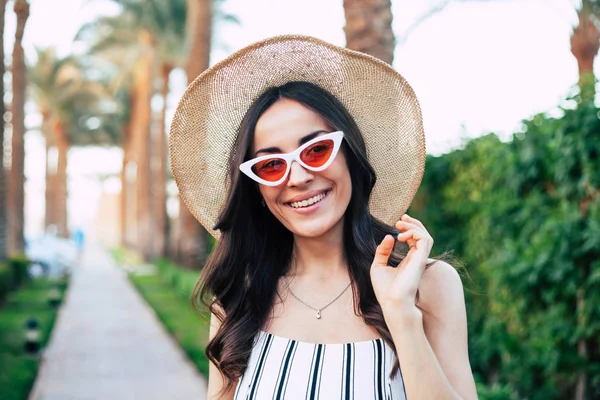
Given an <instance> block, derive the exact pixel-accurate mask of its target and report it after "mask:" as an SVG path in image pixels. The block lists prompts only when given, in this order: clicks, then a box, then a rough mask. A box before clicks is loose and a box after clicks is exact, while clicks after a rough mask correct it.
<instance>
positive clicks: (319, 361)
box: [306, 344, 325, 400]
mask: <svg viewBox="0 0 600 400" xmlns="http://www.w3.org/2000/svg"><path fill="white" fill-rule="evenodd" d="M323 353H325V345H323V344H315V348H314V350H313V359H312V363H311V368H310V375H309V376H308V377H309V380H308V386H307V388H306V400H316V399H318V398H319V389H320V388H321V373H322V372H323V360H324V358H325V355H324V354H323Z"/></svg>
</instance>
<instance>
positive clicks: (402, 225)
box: [395, 221, 421, 230]
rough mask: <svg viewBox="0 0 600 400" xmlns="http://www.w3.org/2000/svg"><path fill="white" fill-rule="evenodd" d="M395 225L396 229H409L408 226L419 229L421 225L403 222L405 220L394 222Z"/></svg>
mask: <svg viewBox="0 0 600 400" xmlns="http://www.w3.org/2000/svg"><path fill="white" fill-rule="evenodd" d="M395 227H396V229H398V230H406V229H410V228H413V229H421V227H420V226H418V225H417V224H413V223H412V222H405V221H398V222H396V225H395Z"/></svg>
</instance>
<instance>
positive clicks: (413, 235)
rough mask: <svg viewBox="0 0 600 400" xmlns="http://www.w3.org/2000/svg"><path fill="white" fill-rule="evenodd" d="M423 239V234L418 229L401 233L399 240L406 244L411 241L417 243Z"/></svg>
mask: <svg viewBox="0 0 600 400" xmlns="http://www.w3.org/2000/svg"><path fill="white" fill-rule="evenodd" d="M422 237H423V236H422V233H421V232H420V231H419V230H418V229H409V230H407V231H405V232H402V233H399V234H398V237H397V239H398V240H399V241H400V242H406V241H408V240H410V239H413V240H415V241H417V240H419V239H421V238H422Z"/></svg>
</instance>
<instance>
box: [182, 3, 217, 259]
mask: <svg viewBox="0 0 600 400" xmlns="http://www.w3.org/2000/svg"><path fill="white" fill-rule="evenodd" d="M212 20H213V2H212V0H188V15H187V42H188V43H189V44H190V54H189V58H188V62H187V65H186V74H187V79H188V83H191V82H192V81H193V80H194V79H195V78H196V77H197V76H198V75H200V73H201V72H202V71H204V70H205V69H207V68H208V66H209V56H210V48H211V37H212ZM177 223H178V225H177V226H178V232H177V240H176V243H177V249H175V253H176V258H177V261H178V262H179V263H180V264H181V265H183V266H185V267H186V268H188V269H197V268H200V267H202V265H204V262H205V260H206V254H207V245H208V243H207V242H208V232H207V231H206V230H205V229H204V227H203V226H202V225H201V224H200V223H199V222H198V221H197V220H196V218H194V216H193V215H192V213H191V212H190V211H189V209H188V208H187V206H186V205H185V203H184V202H183V200H182V199H181V198H180V200H179V219H178V221H177Z"/></svg>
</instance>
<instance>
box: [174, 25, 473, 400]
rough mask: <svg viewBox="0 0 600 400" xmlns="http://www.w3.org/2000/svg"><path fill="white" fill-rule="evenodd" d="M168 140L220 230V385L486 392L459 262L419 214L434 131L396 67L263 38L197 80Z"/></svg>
mask: <svg viewBox="0 0 600 400" xmlns="http://www.w3.org/2000/svg"><path fill="white" fill-rule="evenodd" d="M170 155H171V162H172V168H173V172H174V176H175V179H176V181H177V184H178V186H179V189H180V193H181V196H182V198H183V199H184V201H185V202H186V204H187V205H188V207H189V208H190V210H191V211H192V213H193V214H194V215H195V216H196V218H198V220H199V221H200V222H202V223H203V224H204V225H205V226H206V227H207V229H209V231H210V232H211V233H213V234H214V235H215V236H219V235H220V239H219V242H218V244H217V247H216V248H215V250H214V252H213V254H212V256H211V258H210V259H209V261H208V262H207V264H206V266H205V267H204V270H203V273H202V276H201V278H200V280H199V286H198V288H197V290H196V291H195V293H194V298H195V299H196V300H197V301H200V302H202V301H204V302H205V303H208V306H209V308H210V310H211V312H212V316H211V330H210V342H209V344H208V346H207V350H206V351H207V355H208V357H209V359H210V360H211V366H210V377H209V387H208V394H209V398H219V399H233V398H235V399H267V398H268V399H300V398H302V399H316V398H321V399H337V398H342V399H357V400H359V399H360V400H362V399H406V398H408V399H411V400H415V399H463V398H464V399H473V398H477V395H476V392H475V385H474V382H473V376H472V373H471V369H470V365H469V360H468V350H467V329H466V315H465V314H466V313H465V304H464V298H463V292H462V284H461V281H460V278H459V276H458V274H457V273H456V271H455V270H454V269H453V268H452V267H451V266H449V265H448V264H447V263H445V262H443V261H436V260H432V259H428V256H429V252H430V250H431V247H432V245H433V239H432V238H431V236H430V235H429V233H428V232H427V230H426V228H425V227H424V226H423V224H422V223H421V222H420V221H418V220H416V219H414V218H411V217H410V216H408V215H406V214H405V211H406V209H407V208H408V206H409V204H410V202H411V200H412V198H413V196H414V194H415V192H416V190H417V188H418V186H419V184H420V181H421V178H422V173H423V167H424V159H425V158H424V157H425V151H424V137H423V130H422V121H421V114H420V110H419V106H418V102H417V100H416V98H415V96H414V93H413V91H412V89H411V88H410V86H409V85H408V84H407V83H406V81H405V80H404V79H403V78H402V77H401V76H400V75H399V74H398V73H397V72H395V71H394V70H393V69H392V68H390V67H389V66H387V65H386V64H384V63H382V62H380V61H378V60H376V59H374V58H372V57H370V56H367V55H364V54H361V53H357V52H352V51H349V50H346V49H343V48H339V47H336V46H332V45H330V44H327V43H324V42H322V41H319V40H317V39H314V38H309V37H303V36H293V35H292V36H282V37H276V38H271V39H267V40H265V41H262V42H259V43H256V44H254V45H252V46H249V47H247V48H245V49H243V50H241V51H239V52H237V53H235V54H233V55H232V56H230V57H229V58H228V59H226V60H224V61H223V62H221V63H219V64H217V65H215V66H214V67H212V68H211V69H209V70H208V71H207V72H205V73H203V74H202V75H200V76H199V77H198V78H197V79H196V81H194V82H193V83H192V85H190V87H189V88H188V90H187V91H186V93H185V94H184V96H183V98H182V100H181V102H180V104H179V107H178V109H177V112H176V115H175V118H174V121H173V124H172V129H171V137H170ZM223 182H225V185H224V184H223ZM207 300H208V301H207Z"/></svg>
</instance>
